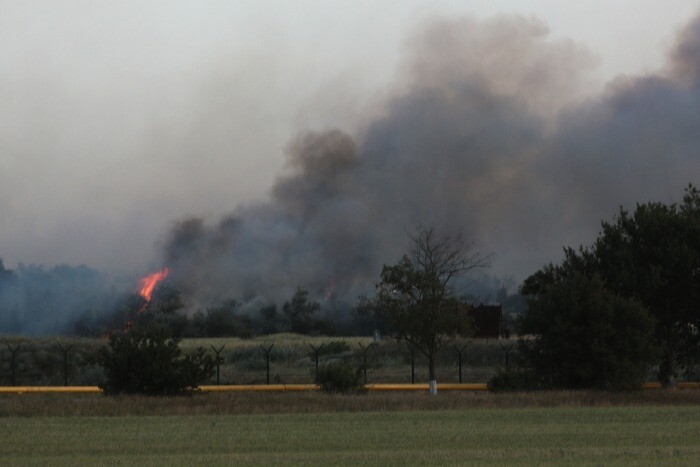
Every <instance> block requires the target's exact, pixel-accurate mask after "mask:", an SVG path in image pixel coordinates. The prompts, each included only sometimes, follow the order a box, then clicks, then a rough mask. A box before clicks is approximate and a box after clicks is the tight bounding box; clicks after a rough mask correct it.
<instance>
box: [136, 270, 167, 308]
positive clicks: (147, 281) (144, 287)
mask: <svg viewBox="0 0 700 467" xmlns="http://www.w3.org/2000/svg"><path fill="white" fill-rule="evenodd" d="M168 274H170V269H168V268H163V270H162V271H158V272H154V273H153V274H150V275H148V276H146V277H144V278H143V279H141V280H140V281H139V294H141V296H142V297H143V298H144V300H146V302H150V301H151V295H152V294H153V289H155V287H156V285H158V282H160V281H162V280H163V279H165V278H166V277H168Z"/></svg>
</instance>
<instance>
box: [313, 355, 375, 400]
mask: <svg viewBox="0 0 700 467" xmlns="http://www.w3.org/2000/svg"><path fill="white" fill-rule="evenodd" d="M318 384H319V386H321V390H322V391H323V392H327V393H332V392H340V393H351V392H362V391H364V385H363V384H362V373H361V372H360V371H358V370H356V369H355V368H354V367H353V366H352V365H351V364H349V363H347V362H340V361H334V362H329V363H326V364H325V365H323V366H322V367H321V368H319V371H318Z"/></svg>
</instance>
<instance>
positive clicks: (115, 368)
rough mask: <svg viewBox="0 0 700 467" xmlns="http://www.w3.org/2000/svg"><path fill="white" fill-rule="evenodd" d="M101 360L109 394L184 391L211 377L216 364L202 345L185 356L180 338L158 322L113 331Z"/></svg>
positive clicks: (175, 392) (172, 392)
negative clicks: (172, 335) (116, 331)
mask: <svg viewBox="0 0 700 467" xmlns="http://www.w3.org/2000/svg"><path fill="white" fill-rule="evenodd" d="M98 361H99V362H100V364H101V365H102V367H103V368H104V373H105V382H104V383H103V384H102V385H100V387H101V388H102V390H103V391H104V392H105V394H120V393H140V394H147V395H176V394H183V393H186V392H187V391H189V390H191V389H193V388H196V387H197V386H198V385H199V383H200V382H201V381H203V380H205V379H207V378H209V377H211V376H212V375H213V373H214V368H215V366H216V365H215V361H214V357H212V356H211V355H208V354H205V352H204V349H203V348H201V347H199V348H198V349H196V351H195V353H194V354H191V355H182V351H181V350H180V347H179V339H176V338H173V337H171V336H170V334H169V332H168V330H167V328H165V327H163V326H157V325H150V326H148V327H145V328H131V329H129V330H127V331H125V332H120V333H115V334H112V335H111V336H110V338H109V346H108V347H103V348H102V349H100V351H99V354H98Z"/></svg>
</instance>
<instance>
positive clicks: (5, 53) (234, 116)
mask: <svg viewBox="0 0 700 467" xmlns="http://www.w3.org/2000/svg"><path fill="white" fill-rule="evenodd" d="M698 4H699V2H698V1H696V0H694V1H691V0H668V1H664V2H660V1H651V0H616V1H609V0H607V1H606V0H587V1H585V2H583V1H582V2H565V1H561V0H530V1H524V0H523V1H516V0H498V1H497V0H490V1H489V2H484V1H468V0H461V1H448V0H442V1H440V0H436V1H414V0H404V1H401V2H399V1H388V0H348V1H345V0H335V1H330V0H327V1H320V0H288V1H283V0H279V1H260V0H256V1H242V0H239V1H235V2H232V1H224V0H220V1H215V0H198V1H187V2H186V1H173V0H168V1H147V0H138V1H127V0H123V1H118V2H96V1H88V0H84V1H76V0H63V1H60V2H56V1H51V0H44V1H34V0H14V1H4V0H0V219H1V222H2V224H1V225H2V229H0V257H1V258H3V259H4V260H5V262H6V264H7V265H9V266H10V267H14V265H16V263H17V262H20V261H21V262H23V263H39V264H45V265H53V264H56V263H68V264H80V263H85V264H87V265H89V266H93V267H97V268H100V269H104V270H112V271H121V272H134V273H140V272H141V271H143V270H146V269H148V268H151V267H157V266H159V265H158V264H157V261H158V258H159V256H158V254H157V251H158V248H159V242H162V240H163V236H164V235H165V234H166V232H167V231H168V230H169V228H170V227H171V226H172V224H173V223H174V222H176V221H178V220H180V219H182V218H184V217H186V216H190V215H196V216H202V217H204V218H205V219H211V220H214V219H217V218H219V217H220V216H222V215H225V214H226V213H228V212H231V211H233V210H234V209H235V208H236V207H237V206H240V205H243V204H246V203H250V202H252V201H255V200H257V199H261V198H264V197H266V196H267V193H268V190H269V188H270V186H271V185H272V184H273V182H274V180H275V179H276V177H277V176H278V174H279V173H280V170H282V169H283V167H284V164H285V148H286V147H287V145H288V142H289V141H290V140H291V139H292V138H293V137H294V136H295V135H296V134H297V133H298V132H299V131H301V130H305V129H318V130H325V129H328V128H332V127H340V128H342V129H343V130H345V131H347V132H348V133H350V134H353V133H354V132H355V131H360V130H362V128H359V127H358V126H360V125H361V122H362V121H363V120H364V119H365V118H366V116H367V115H368V114H372V113H373V112H378V108H379V107H381V103H382V102H383V99H384V98H385V97H386V95H387V94H388V93H390V92H391V91H390V90H391V89H392V86H393V84H392V83H394V82H397V81H400V74H401V73H402V67H401V63H402V56H403V54H404V50H405V44H406V42H407V41H409V40H410V38H411V36H412V34H413V31H415V30H416V29H417V28H419V27H420V25H421V24H424V23H425V22H427V21H430V20H431V19H432V18H435V17H455V16H462V15H471V16H473V17H475V18H477V19H483V18H486V17H489V16H492V15H495V14H503V13H505V14H512V13H516V14H522V15H525V16H528V17H529V16H535V17H537V18H539V19H540V20H541V21H542V23H543V24H546V25H547V26H548V28H549V30H550V35H551V37H552V40H556V41H561V40H571V41H574V42H576V43H577V44H578V45H579V46H580V47H583V48H587V49H588V51H589V54H590V57H589V58H590V60H588V61H587V62H586V67H587V68H588V69H589V70H590V72H589V73H588V74H587V75H586V79H585V80H583V81H582V82H584V83H585V86H584V89H582V93H583V94H589V95H595V94H597V93H600V92H602V90H603V89H604V85H605V83H607V82H609V81H610V80H612V79H613V78H614V77H616V76H617V75H620V74H627V75H638V74H643V73H648V72H653V71H655V70H659V69H661V68H663V67H664V65H665V54H666V53H667V51H668V50H669V48H670V47H671V46H672V45H673V43H674V37H675V32H676V31H677V30H678V29H679V28H680V27H682V26H684V25H685V24H686V23H687V22H688V21H689V20H690V19H691V18H692V17H693V16H694V15H695V14H696V13H697V12H698V6H699V5H698ZM397 5H400V6H397Z"/></svg>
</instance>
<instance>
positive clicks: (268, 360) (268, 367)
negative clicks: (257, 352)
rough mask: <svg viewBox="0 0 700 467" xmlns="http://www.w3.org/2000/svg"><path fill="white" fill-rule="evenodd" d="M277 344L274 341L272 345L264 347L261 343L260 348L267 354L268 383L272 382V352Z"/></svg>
mask: <svg viewBox="0 0 700 467" xmlns="http://www.w3.org/2000/svg"><path fill="white" fill-rule="evenodd" d="M274 346H275V344H274V343H272V344H270V347H267V348H265V347H263V346H262V344H260V349H261V350H262V351H263V353H264V354H265V360H266V361H267V367H266V368H267V384H270V352H271V351H272V348H273V347H274Z"/></svg>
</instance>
